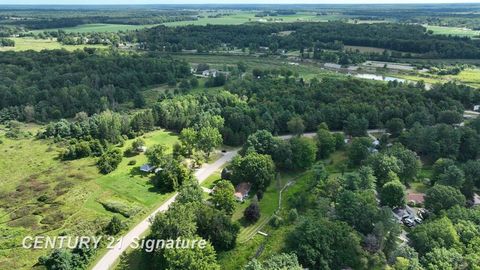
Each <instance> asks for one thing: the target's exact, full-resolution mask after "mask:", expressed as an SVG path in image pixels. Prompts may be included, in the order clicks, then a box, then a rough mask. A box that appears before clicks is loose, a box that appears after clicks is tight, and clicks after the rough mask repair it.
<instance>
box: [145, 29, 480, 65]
mask: <svg viewBox="0 0 480 270" xmlns="http://www.w3.org/2000/svg"><path fill="white" fill-rule="evenodd" d="M138 40H139V42H141V43H142V44H144V46H145V47H146V48H147V49H150V50H166V51H180V50H182V49H186V50H192V49H197V50H199V51H203V50H209V49H215V48H218V47H220V46H221V45H222V44H227V45H229V46H232V47H237V48H250V49H252V50H253V51H255V50H258V48H259V47H268V48H269V49H270V50H272V51H273V52H276V50H277V49H288V50H302V51H303V50H304V49H312V48H314V47H317V43H333V42H336V41H337V42H342V43H343V44H345V45H355V46H369V47H378V48H385V49H391V50H397V51H402V52H409V53H418V54H424V55H425V56H428V57H432V58H435V57H442V58H475V59H477V58H479V57H480V43H479V42H478V41H476V40H471V39H469V38H460V37H450V36H438V35H431V34H429V33H428V32H427V31H426V29H425V28H424V27H422V26H420V25H404V24H383V23H382V24H348V23H342V22H329V23H291V24H285V23H278V24H247V25H238V26H236V25H229V26H226V25H207V26H185V27H176V28H169V27H165V26H158V27H154V28H151V29H145V30H143V32H140V33H139V34H138Z"/></svg>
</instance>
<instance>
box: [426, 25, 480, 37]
mask: <svg viewBox="0 0 480 270" xmlns="http://www.w3.org/2000/svg"><path fill="white" fill-rule="evenodd" d="M427 30H432V31H433V33H434V34H437V35H452V36H461V37H471V38H474V37H476V38H478V37H479V36H480V31H476V30H472V29H467V28H458V27H448V26H435V25H428V26H427Z"/></svg>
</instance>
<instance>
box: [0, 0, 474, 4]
mask: <svg viewBox="0 0 480 270" xmlns="http://www.w3.org/2000/svg"><path fill="white" fill-rule="evenodd" d="M459 2H461V3H480V0H461V1H458V0H299V1H292V0H170V1H165V0H56V1H55V0H0V4H5V5H15V4H32V5H37V4H53V5H72V4H83V5H93V4H112V5H118V4H129V5H135V4H137V5H138V4H257V3H258V4H363V3H369V4H372V3H373V4H383V3H390V4H406V3H459Z"/></svg>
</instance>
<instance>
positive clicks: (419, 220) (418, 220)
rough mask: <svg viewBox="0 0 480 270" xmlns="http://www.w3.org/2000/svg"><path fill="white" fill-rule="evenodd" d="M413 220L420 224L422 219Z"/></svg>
mask: <svg viewBox="0 0 480 270" xmlns="http://www.w3.org/2000/svg"><path fill="white" fill-rule="evenodd" d="M414 220H415V222H416V223H418V224H422V219H421V218H419V217H416V218H415V219H414Z"/></svg>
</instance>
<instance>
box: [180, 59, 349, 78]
mask: <svg viewBox="0 0 480 270" xmlns="http://www.w3.org/2000/svg"><path fill="white" fill-rule="evenodd" d="M173 57H174V58H178V59H184V60H186V61H187V62H189V63H197V64H198V63H207V64H209V65H210V66H212V67H223V66H228V65H236V63H238V62H244V63H245V64H246V65H247V67H248V68H247V72H251V70H252V69H254V68H260V69H280V68H287V69H290V70H292V71H293V72H294V73H297V74H298V75H299V76H301V77H303V78H304V79H306V80H309V79H312V78H326V77H329V78H332V77H336V78H346V76H345V75H343V74H339V73H335V72H332V71H328V70H325V69H322V68H320V67H319V66H317V65H315V64H311V63H302V64H300V65H298V66H296V65H290V64H289V62H290V61H289V60H287V59H279V58H274V57H255V56H248V55H244V56H237V55H195V54H176V55H173Z"/></svg>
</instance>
